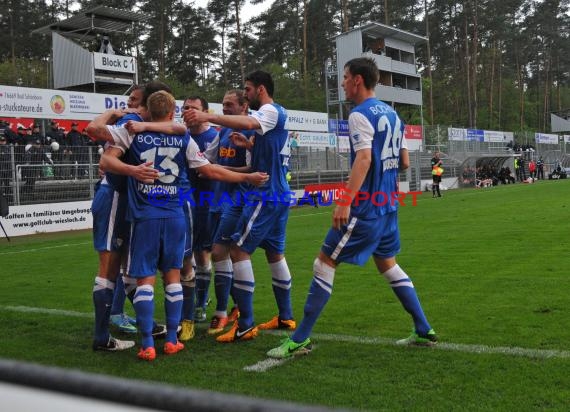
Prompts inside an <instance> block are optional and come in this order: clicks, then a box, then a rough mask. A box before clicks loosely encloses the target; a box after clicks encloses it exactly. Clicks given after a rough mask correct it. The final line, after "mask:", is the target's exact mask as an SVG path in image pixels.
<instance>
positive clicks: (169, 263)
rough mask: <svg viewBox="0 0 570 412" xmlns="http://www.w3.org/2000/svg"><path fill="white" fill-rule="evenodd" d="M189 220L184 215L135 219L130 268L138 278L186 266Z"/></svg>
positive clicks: (128, 268)
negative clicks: (158, 271)
mask: <svg viewBox="0 0 570 412" xmlns="http://www.w3.org/2000/svg"><path fill="white" fill-rule="evenodd" d="M185 241H186V222H185V219H184V217H170V218H165V219H149V220H142V221H138V222H133V224H132V226H131V244H130V248H129V259H128V263H127V272H128V274H129V276H131V277H134V278H144V277H147V276H154V275H155V274H156V270H157V269H160V271H162V272H166V271H168V270H170V269H180V268H182V261H183V259H184V243H185Z"/></svg>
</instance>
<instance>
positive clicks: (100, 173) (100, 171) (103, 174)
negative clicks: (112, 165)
mask: <svg viewBox="0 0 570 412" xmlns="http://www.w3.org/2000/svg"><path fill="white" fill-rule="evenodd" d="M97 173H98V175H99V178H100V179H102V178H103V177H104V176H105V171H104V170H103V169H102V168H101V166H99V167H98V168H97Z"/></svg>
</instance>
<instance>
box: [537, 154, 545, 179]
mask: <svg viewBox="0 0 570 412" xmlns="http://www.w3.org/2000/svg"><path fill="white" fill-rule="evenodd" d="M536 168H537V178H538V179H542V180H544V160H542V156H540V157H539V158H538V160H537V162H536Z"/></svg>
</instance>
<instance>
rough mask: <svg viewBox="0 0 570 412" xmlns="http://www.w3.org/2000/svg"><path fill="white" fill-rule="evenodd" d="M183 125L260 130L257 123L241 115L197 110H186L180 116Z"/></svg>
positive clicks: (254, 119) (253, 118)
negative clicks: (195, 123)
mask: <svg viewBox="0 0 570 412" xmlns="http://www.w3.org/2000/svg"><path fill="white" fill-rule="evenodd" d="M182 116H183V117H184V122H185V123H189V122H190V123H191V122H210V123H214V124H217V125H220V126H224V127H229V128H230V129H235V130H256V129H261V124H260V123H259V121H258V120H257V119H256V118H255V117H252V116H242V115H220V114H213V113H206V112H201V111H199V110H194V109H188V110H186V111H184V114H183V115H182Z"/></svg>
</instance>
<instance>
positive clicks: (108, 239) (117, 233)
mask: <svg viewBox="0 0 570 412" xmlns="http://www.w3.org/2000/svg"><path fill="white" fill-rule="evenodd" d="M127 198H128V196H127V194H126V193H119V192H117V191H116V190H114V189H113V187H112V186H109V185H105V184H102V185H99V188H98V189H97V191H96V192H95V196H94V197H93V203H92V204H91V213H92V214H93V246H94V248H95V250H97V251H98V252H103V251H110V252H120V251H121V250H122V249H123V248H124V247H125V245H127V242H128V240H129V229H130V225H129V223H128V222H127V220H126V213H127V200H128V199H127Z"/></svg>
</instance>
